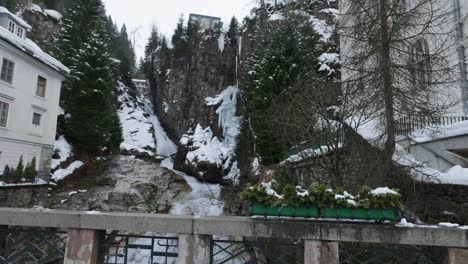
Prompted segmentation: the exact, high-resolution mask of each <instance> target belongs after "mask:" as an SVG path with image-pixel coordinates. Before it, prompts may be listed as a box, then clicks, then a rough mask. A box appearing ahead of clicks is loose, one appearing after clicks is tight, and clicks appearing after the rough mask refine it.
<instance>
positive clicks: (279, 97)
mask: <svg viewBox="0 0 468 264" xmlns="http://www.w3.org/2000/svg"><path fill="white" fill-rule="evenodd" d="M286 16H287V18H286V19H285V20H283V21H268V19H264V20H263V22H260V23H261V24H260V25H259V27H258V32H257V34H256V38H255V41H256V48H255V49H254V50H253V53H252V55H251V57H250V58H249V59H248V61H247V64H246V67H245V74H243V76H244V78H243V80H242V85H243V87H244V101H245V104H246V114H245V121H244V123H243V128H242V131H243V133H250V135H241V136H239V138H240V140H242V138H243V137H245V138H250V139H252V138H254V139H255V143H254V144H255V146H256V152H257V153H258V154H259V155H260V157H261V158H262V162H263V163H265V164H271V163H277V162H279V161H281V160H282V159H283V158H284V155H285V151H286V150H287V148H285V146H282V144H280V142H279V139H278V138H277V135H276V134H275V133H273V131H275V127H274V125H273V123H272V119H273V118H274V113H272V112H271V107H272V102H273V101H275V105H274V107H275V108H278V107H279V105H278V104H285V105H287V104H291V103H294V102H290V101H288V100H287V99H286V98H288V93H291V92H292V87H293V86H294V85H295V84H296V83H297V82H298V81H299V80H300V79H307V78H313V76H314V73H315V67H316V65H317V57H318V54H317V53H318V50H317V48H316V47H317V44H318V41H319V37H318V35H317V33H316V32H315V31H314V30H313V29H312V28H311V27H310V24H309V23H308V22H307V20H306V19H305V18H303V17H301V16H298V15H295V14H294V13H293V12H291V13H290V14H288V15H286ZM291 143H292V142H291ZM240 145H244V146H245V145H246V144H245V143H243V142H240Z"/></svg>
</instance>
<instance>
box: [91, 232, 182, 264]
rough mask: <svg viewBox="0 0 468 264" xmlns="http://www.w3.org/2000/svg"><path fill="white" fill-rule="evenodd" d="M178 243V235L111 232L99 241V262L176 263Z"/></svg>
mask: <svg viewBox="0 0 468 264" xmlns="http://www.w3.org/2000/svg"><path fill="white" fill-rule="evenodd" d="M178 243H179V240H178V238H177V237H170V236H148V235H146V236H138V235H129V234H116V233H109V234H107V235H106V237H105V239H103V240H102V241H100V242H99V256H98V260H99V261H98V262H99V263H102V264H127V263H158V264H175V263H176V261H177V257H178V255H179V254H178V247H179V244H178Z"/></svg>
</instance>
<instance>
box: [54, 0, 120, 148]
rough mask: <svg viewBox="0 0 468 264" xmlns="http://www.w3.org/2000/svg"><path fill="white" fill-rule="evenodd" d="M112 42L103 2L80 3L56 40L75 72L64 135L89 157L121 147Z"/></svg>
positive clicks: (66, 97)
mask: <svg viewBox="0 0 468 264" xmlns="http://www.w3.org/2000/svg"><path fill="white" fill-rule="evenodd" d="M108 43H109V36H108V33H107V30H106V16H105V11H104V6H103V4H102V2H101V0H76V1H74V3H73V6H72V7H71V8H70V9H69V10H68V12H66V14H65V17H64V19H63V29H62V31H61V33H60V35H59V37H58V38H57V42H56V46H57V55H58V57H59V59H61V60H62V62H63V63H65V65H67V66H68V67H69V68H70V69H71V73H70V77H69V78H68V79H67V81H66V82H65V83H64V85H63V93H62V101H63V106H64V109H65V111H66V112H67V113H68V114H69V118H67V119H66V121H65V134H66V136H67V138H68V139H69V140H70V141H71V143H72V144H73V145H74V146H75V147H76V149H77V150H79V151H82V152H83V154H91V156H102V155H108V154H110V153H112V151H113V150H116V149H117V148H118V147H119V144H120V142H121V141H122V134H121V128H120V124H119V121H118V118H117V115H116V112H115V111H114V109H113V106H112V90H113V88H114V86H115V81H114V80H113V78H112V70H111V68H110V65H112V60H111V55H110V52H109V47H108Z"/></svg>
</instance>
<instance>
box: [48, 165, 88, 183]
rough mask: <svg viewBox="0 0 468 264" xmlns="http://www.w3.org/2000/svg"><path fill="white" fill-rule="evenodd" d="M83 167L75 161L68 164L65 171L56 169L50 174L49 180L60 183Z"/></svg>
mask: <svg viewBox="0 0 468 264" xmlns="http://www.w3.org/2000/svg"><path fill="white" fill-rule="evenodd" d="M83 165H84V163H83V162H82V161H79V160H76V161H74V162H73V163H72V164H70V165H69V166H68V167H67V168H66V169H58V170H56V171H55V172H54V174H52V177H51V179H52V180H54V181H60V180H63V179H65V178H66V177H67V176H70V175H72V174H73V172H75V170H77V169H79V168H81V167H82V166H83Z"/></svg>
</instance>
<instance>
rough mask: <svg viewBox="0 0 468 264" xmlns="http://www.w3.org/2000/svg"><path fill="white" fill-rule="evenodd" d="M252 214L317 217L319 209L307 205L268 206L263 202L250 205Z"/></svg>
mask: <svg viewBox="0 0 468 264" xmlns="http://www.w3.org/2000/svg"><path fill="white" fill-rule="evenodd" d="M250 213H251V214H252V215H261V216H288V217H308V218H318V217H319V209H318V208H317V207H308V206H283V207H281V206H268V205H264V204H258V203H255V204H252V205H251V206H250Z"/></svg>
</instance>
